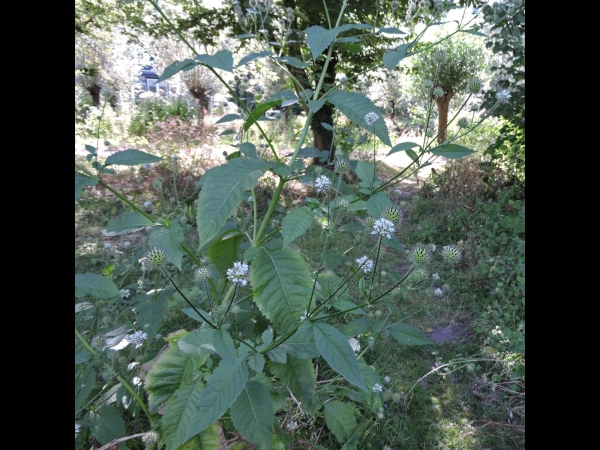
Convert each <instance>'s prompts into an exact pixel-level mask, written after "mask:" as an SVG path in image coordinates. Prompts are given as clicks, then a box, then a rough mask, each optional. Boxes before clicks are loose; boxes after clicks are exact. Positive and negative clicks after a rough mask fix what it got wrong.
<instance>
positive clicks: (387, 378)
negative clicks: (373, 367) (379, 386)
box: [383, 376, 392, 384]
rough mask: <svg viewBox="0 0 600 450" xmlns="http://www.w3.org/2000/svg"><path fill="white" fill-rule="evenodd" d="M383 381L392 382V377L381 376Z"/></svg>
mask: <svg viewBox="0 0 600 450" xmlns="http://www.w3.org/2000/svg"><path fill="white" fill-rule="evenodd" d="M383 381H385V382H386V383H387V384H390V383H391V382H392V379H391V378H390V377H389V376H385V377H383Z"/></svg>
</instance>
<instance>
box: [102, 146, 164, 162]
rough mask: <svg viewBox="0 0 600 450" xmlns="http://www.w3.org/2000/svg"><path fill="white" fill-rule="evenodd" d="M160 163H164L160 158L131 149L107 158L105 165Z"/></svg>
mask: <svg viewBox="0 0 600 450" xmlns="http://www.w3.org/2000/svg"><path fill="white" fill-rule="evenodd" d="M158 161H162V158H161V157H160V156H154V155H151V154H150V153H146V152H143V151H141V150H134V149H129V150H123V151H120V152H116V153H113V154H112V155H110V156H109V157H108V158H106V161H104V165H105V166H109V165H111V164H114V165H118V166H137V165H138V164H149V163H155V162H158Z"/></svg>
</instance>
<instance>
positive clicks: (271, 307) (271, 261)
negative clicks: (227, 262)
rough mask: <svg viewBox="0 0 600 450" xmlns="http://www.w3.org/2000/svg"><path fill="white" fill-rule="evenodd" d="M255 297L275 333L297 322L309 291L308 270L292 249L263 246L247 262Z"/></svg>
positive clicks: (285, 329)
mask: <svg viewBox="0 0 600 450" xmlns="http://www.w3.org/2000/svg"><path fill="white" fill-rule="evenodd" d="M250 281H251V283H252V286H253V288H254V300H255V302H256V305H257V306H258V308H259V309H260V312H262V313H263V314H264V316H265V317H266V318H267V319H269V320H270V321H271V323H272V324H273V326H274V328H275V330H276V331H277V332H278V333H286V332H287V331H290V330H291V329H292V328H294V327H295V326H297V325H299V324H300V315H301V314H302V313H303V312H304V311H305V310H306V308H307V307H308V300H309V297H310V293H311V290H312V283H311V277H310V272H309V270H308V267H307V266H306V263H305V262H304V260H303V259H302V257H301V256H300V255H299V254H298V253H297V252H295V251H293V250H291V249H289V248H284V249H282V250H268V249H264V248H263V251H262V252H261V254H260V255H258V256H257V257H256V258H255V259H254V261H253V262H252V264H251V265H250Z"/></svg>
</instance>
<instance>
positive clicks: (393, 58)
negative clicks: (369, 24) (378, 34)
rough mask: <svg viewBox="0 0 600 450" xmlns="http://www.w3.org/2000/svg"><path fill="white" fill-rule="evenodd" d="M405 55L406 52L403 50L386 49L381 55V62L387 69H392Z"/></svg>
mask: <svg viewBox="0 0 600 450" xmlns="http://www.w3.org/2000/svg"><path fill="white" fill-rule="evenodd" d="M405 57H406V53H405V51H404V50H400V51H397V50H388V51H387V52H385V54H384V55H383V63H384V64H385V67H387V69H388V70H389V71H392V70H394V68H395V67H396V66H397V65H398V63H399V62H400V61H402V60H403V59H404V58H405Z"/></svg>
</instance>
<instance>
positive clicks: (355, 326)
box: [342, 317, 377, 338]
mask: <svg viewBox="0 0 600 450" xmlns="http://www.w3.org/2000/svg"><path fill="white" fill-rule="evenodd" d="M376 323H377V321H376V320H375V319H373V318H372V317H359V318H358V319H354V320H353V321H352V322H350V323H348V324H346V326H345V327H344V328H343V329H342V334H344V336H346V337H349V338H351V337H356V336H358V335H360V334H365V333H368V332H369V331H372V330H373V329H374V328H375V324H376Z"/></svg>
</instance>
